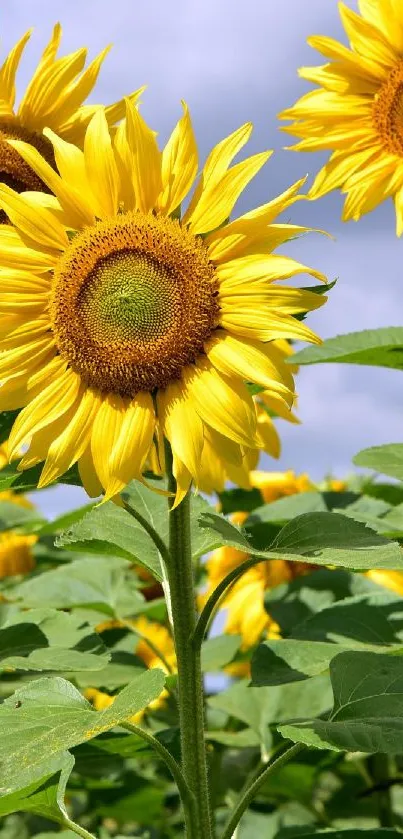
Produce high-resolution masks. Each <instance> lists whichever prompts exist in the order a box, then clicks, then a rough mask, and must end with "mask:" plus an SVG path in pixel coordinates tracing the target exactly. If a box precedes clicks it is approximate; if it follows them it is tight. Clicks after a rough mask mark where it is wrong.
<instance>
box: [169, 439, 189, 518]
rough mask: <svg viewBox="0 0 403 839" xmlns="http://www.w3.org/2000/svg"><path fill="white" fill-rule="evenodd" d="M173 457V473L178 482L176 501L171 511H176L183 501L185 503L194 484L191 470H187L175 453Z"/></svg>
mask: <svg viewBox="0 0 403 839" xmlns="http://www.w3.org/2000/svg"><path fill="white" fill-rule="evenodd" d="M172 457H173V463H172V472H173V476H174V478H175V481H176V493H175V501H174V503H173V505H172V507H171V510H175V509H176V507H178V506H179V504H180V503H181V501H183V499H184V498H185V496H186V495H187V493H188V492H189V489H190V485H191V483H192V476H191V474H190V472H189V470H188V469H187V468H186V466H185V464H184V463H182V461H181V459H180V458H179V457H178V456H177V455H176V454H175V452H173V455H172Z"/></svg>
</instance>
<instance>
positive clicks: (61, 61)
mask: <svg viewBox="0 0 403 839" xmlns="http://www.w3.org/2000/svg"><path fill="white" fill-rule="evenodd" d="M31 34H32V30H29V31H28V32H26V33H25V35H23V36H22V38H21V39H20V40H19V41H18V43H17V44H16V45H15V46H14V47H13V48H12V50H10V52H9V54H8V55H7V57H6V59H5V61H4V63H3V65H2V67H1V68H0V182H2V183H5V184H8V186H11V187H12V188H13V189H15V190H16V191H17V192H25V191H37V190H39V191H46V192H47V191H48V186H47V185H46V184H45V183H44V182H43V181H42V179H41V177H40V176H39V175H38V174H37V173H36V172H34V170H33V169H32V168H31V167H30V165H29V163H27V162H26V161H24V160H23V158H22V157H21V156H20V155H19V153H18V151H17V149H15V148H12V146H10V145H9V144H8V143H7V139H9V138H14V139H18V140H25V141H26V142H28V143H31V144H32V145H33V146H35V148H36V149H38V151H40V152H41V154H42V155H43V156H44V157H45V158H46V160H47V161H48V162H49V163H50V164H51V165H52V166H54V165H55V157H54V151H53V146H52V144H51V143H50V141H49V139H47V138H46V137H45V136H44V135H43V129H44V128H45V127H46V128H51V129H53V131H55V132H56V133H57V134H58V135H59V136H60V137H62V138H63V139H64V140H67V141H69V142H72V143H76V144H77V145H81V144H82V143H83V141H84V136H85V130H86V127H87V125H88V123H89V122H90V120H91V118H92V116H93V115H94V113H95V112H96V110H97V108H98V107H99V106H98V105H83V102H84V100H85V99H86V98H87V96H88V95H89V94H90V93H91V91H92V89H93V87H94V85H95V83H96V81H97V78H98V74H99V71H100V69H101V65H102V62H103V61H104V59H105V57H106V55H107V53H108V51H109V49H110V48H109V47H106V49H104V50H103V51H102V52H101V53H100V54H99V55H98V56H97V57H96V58H94V60H93V61H92V62H91V63H90V64H89V65H88V67H87V68H86V69H84V67H85V62H86V58H87V50H86V49H85V48H84V47H81V49H78V50H76V52H74V53H70V54H69V55H66V56H63V57H58V56H57V52H58V49H59V46H60V40H61V36H62V29H61V26H60V24H59V23H58V24H56V26H55V27H54V29H53V34H52V37H51V39H50V41H49V43H48V45H47V47H46V48H45V50H44V52H43V54H42V56H41V59H40V61H39V63H38V66H37V67H36V70H35V71H34V74H33V76H32V78H31V80H30V82H29V83H28V86H27V88H26V90H25V93H24V94H23V96H22V99H21V101H20V103H19V105H18V108H16V107H15V97H16V85H15V80H16V73H17V70H18V67H19V64H20V59H21V56H22V53H23V50H24V47H25V46H26V44H27V42H28V40H29V38H30V37H31ZM139 92H140V91H137V92H136V93H134V94H132V98H133V99H137V97H138V94H139ZM124 111H125V103H124V99H121V100H120V101H118V102H114V103H113V104H112V105H109V106H108V107H106V108H105V116H106V119H107V121H108V123H109V125H111V126H112V125H114V123H116V122H117V121H118V120H120V119H121V118H122V117H123V116H124ZM5 220H6V217H5V215H4V213H3V214H2V216H1V218H0V221H3V222H4V221H5Z"/></svg>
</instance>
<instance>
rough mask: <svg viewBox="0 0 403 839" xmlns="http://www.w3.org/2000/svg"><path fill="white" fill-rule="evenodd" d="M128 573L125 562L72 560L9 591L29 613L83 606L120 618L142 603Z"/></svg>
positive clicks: (129, 613)
mask: <svg viewBox="0 0 403 839" xmlns="http://www.w3.org/2000/svg"><path fill="white" fill-rule="evenodd" d="M130 569H131V563H130V562H128V561H127V560H125V559H112V558H108V557H98V558H95V557H86V558H83V559H76V560H74V562H70V563H68V564H66V565H62V566H60V568H56V569H55V570H53V571H46V572H45V573H43V574H39V575H37V576H36V577H32V578H31V579H29V580H24V581H23V582H22V583H21V584H20V585H19V586H16V587H15V588H14V589H13V597H15V598H16V599H19V600H20V601H21V603H22V605H23V606H24V607H28V608H33V609H35V608H43V607H49V606H53V607H54V608H56V609H71V608H74V607H76V606H81V607H82V606H86V607H90V608H93V609H96V610H98V611H99V612H100V613H105V614H107V615H110V616H111V617H116V618H119V617H124V616H126V615H132V614H135V613H136V612H138V611H139V610H140V609H141V607H142V604H143V602H144V601H143V597H142V595H141V594H140V592H139V591H137V590H136V588H135V585H136V581H135V578H134V575H133V573H132V572H131V570H130Z"/></svg>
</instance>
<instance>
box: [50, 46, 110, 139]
mask: <svg viewBox="0 0 403 839" xmlns="http://www.w3.org/2000/svg"><path fill="white" fill-rule="evenodd" d="M109 50H110V46H107V47H105V49H103V50H102V52H100V53H99V55H97V56H96V57H95V58H94V59H93V60H92V61H91V62H90V64H89V65H88V67H86V69H85V70H84V71H83V73H81V76H79V78H78V79H77V81H75V82H73V83H72V84H71V85H69V86H68V87H67V88H66V89H65V90H64V91H63V97H62V102H60V104H59V107H58V110H57V120H58V123H59V125H60V126H61V129H60V130H61V133H62V132H63V124H64V123H65V122H67V121H68V120H69V119H70V118H71V116H73V115H74V113H75V112H76V111H77V109H78V108H79V107H80V105H81V104H82V103H83V102H84V100H85V99H86V98H87V96H89V94H90V93H91V91H92V89H93V87H94V86H95V84H96V81H97V78H98V75H99V71H100V69H101V66H102V64H103V62H104V60H105V58H106V56H107V54H108V52H109Z"/></svg>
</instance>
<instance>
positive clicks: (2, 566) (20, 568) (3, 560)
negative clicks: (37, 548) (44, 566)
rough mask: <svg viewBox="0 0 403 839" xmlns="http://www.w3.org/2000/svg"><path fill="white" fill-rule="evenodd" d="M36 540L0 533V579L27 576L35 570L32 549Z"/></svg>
mask: <svg viewBox="0 0 403 839" xmlns="http://www.w3.org/2000/svg"><path fill="white" fill-rule="evenodd" d="M37 539H38V537H37V536H35V535H28V536H27V535H25V534H22V533H14V532H12V531H5V532H3V533H0V579H3V578H4V577H16V576H18V575H20V574H28V572H29V571H32V570H33V568H35V559H34V556H33V553H32V547H33V545H34V544H35V542H36V541H37Z"/></svg>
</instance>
